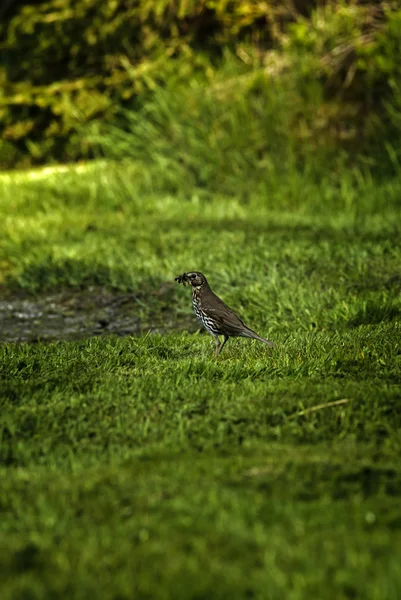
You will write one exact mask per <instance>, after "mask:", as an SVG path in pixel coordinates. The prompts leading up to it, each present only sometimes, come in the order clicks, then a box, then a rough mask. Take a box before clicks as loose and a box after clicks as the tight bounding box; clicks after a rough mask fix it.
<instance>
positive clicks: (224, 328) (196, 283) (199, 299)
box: [175, 271, 274, 356]
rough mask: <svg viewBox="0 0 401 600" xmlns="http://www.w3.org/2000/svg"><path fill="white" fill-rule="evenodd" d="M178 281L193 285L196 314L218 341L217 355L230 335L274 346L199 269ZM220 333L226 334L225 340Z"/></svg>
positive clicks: (179, 278)
mask: <svg viewBox="0 0 401 600" xmlns="http://www.w3.org/2000/svg"><path fill="white" fill-rule="evenodd" d="M175 280H176V281H177V282H178V283H182V284H184V285H186V284H187V283H189V285H190V286H191V287H192V305H193V308H194V312H195V315H196V316H197V318H198V319H199V321H200V322H201V323H202V325H203V326H204V327H205V328H206V329H207V331H208V332H209V333H211V334H212V335H213V337H214V339H215V342H216V356H218V354H220V352H221V351H222V349H223V346H224V344H225V343H226V341H227V340H228V339H229V338H230V337H247V338H252V339H254V340H259V342H263V343H264V344H267V345H268V346H274V344H273V342H269V340H266V339H265V338H263V337H261V336H260V335H258V334H257V333H256V332H255V331H252V329H250V328H249V327H248V326H247V325H245V323H243V321H241V319H240V318H239V316H238V315H236V314H235V312H234V311H232V310H231V308H229V307H228V306H227V304H225V303H224V302H223V300H221V299H220V298H219V297H218V296H216V294H215V293H214V292H213V291H212V289H211V288H210V285H209V284H208V281H207V279H206V277H205V276H204V275H203V274H202V273H199V271H191V272H188V273H183V274H182V275H179V276H178V277H176V278H175ZM219 335H222V336H224V339H223V341H222V342H221V341H220V339H219Z"/></svg>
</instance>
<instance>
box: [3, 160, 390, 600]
mask: <svg viewBox="0 0 401 600" xmlns="http://www.w3.org/2000/svg"><path fill="white" fill-rule="evenodd" d="M244 190H246V193H244ZM400 197H401V183H400V182H399V181H398V180H389V181H386V182H374V181H371V180H370V179H369V178H362V177H360V176H359V177H354V176H352V175H351V174H350V173H346V172H345V173H344V174H342V176H341V177H338V178H333V177H331V178H329V177H328V178H327V179H326V180H319V181H316V180H313V179H312V178H308V177H302V174H296V173H294V174H293V175H292V176H291V177H289V178H285V179H283V180H282V181H275V182H272V184H271V186H270V187H269V186H267V185H266V188H265V190H262V189H261V188H260V187H258V189H257V190H256V191H255V192H253V191H252V189H251V182H244V187H243V189H240V190H239V191H238V194H237V195H233V196H227V195H223V194H221V195H219V194H215V195H211V194H210V193H207V192H206V191H205V190H202V189H200V190H194V191H193V193H191V194H184V193H183V194H171V195H169V194H167V193H163V192H162V191H161V190H160V189H158V187H157V184H156V183H155V182H153V181H149V178H146V174H145V175H144V174H143V173H141V172H140V171H138V168H135V165H129V164H128V165H125V166H124V167H123V168H121V167H119V166H117V165H113V164H112V163H102V164H94V165H93V166H92V167H91V168H88V169H83V170H82V171H78V170H76V169H68V170H66V171H65V172H61V173H57V172H55V173H52V174H47V175H46V176H41V175H40V174H37V176H36V177H34V176H33V175H32V174H29V173H25V174H19V175H18V174H13V175H11V176H7V175H3V176H1V177H0V211H1V219H0V282H1V283H0V285H1V288H0V294H1V299H0V300H1V302H2V307H3V308H1V307H0V314H1V315H2V318H3V320H4V326H3V327H2V332H0V335H1V336H2V338H1V339H2V343H1V346H0V402H1V419H0V435H1V443H0V460H1V467H0V510H1V519H0V592H1V593H0V597H1V599H2V600H42V599H48V598H49V599H50V598H51V599H65V600H67V599H68V600H76V599H82V600H83V599H87V598H91V597H93V598H101V599H103V598H104V599H113V600H129V599H132V598H146V599H149V600H150V599H152V600H153V599H155V600H159V599H160V600H161V599H170V598H174V600H175V599H178V600H179V599H189V598H190V599H194V600H195V599H196V600H201V599H205V600H208V599H213V600H214V599H223V598H224V599H237V598H238V599H243V598H254V599H261V600H283V599H285V600H304V599H309V598H318V599H321V600H326V599H327V600H329V599H330V600H331V599H332V600H341V599H355V598H361V599H362V598H363V599H364V600H376V599H377V600H399V598H400V597H401V566H400V565H401V461H400V451H401V433H400V425H401V407H400V400H401V387H400V384H401V295H400V291H401V275H400V264H401V220H400V218H399V210H400V201H399V198H400ZM189 270H200V271H203V272H204V273H205V274H206V275H207V277H208V279H209V282H210V284H211V286H212V288H213V289H214V291H216V293H218V294H219V295H220V296H221V297H222V298H223V299H224V300H225V301H226V302H227V303H228V304H229V305H230V306H232V307H233V308H235V309H236V310H237V312H239V313H240V314H241V316H242V317H243V318H244V320H245V322H246V323H247V324H249V325H250V326H251V327H252V328H253V329H255V330H256V331H257V332H258V333H260V334H261V335H263V336H265V337H267V338H268V339H271V340H273V341H274V342H275V344H276V345H275V347H274V348H272V349H270V348H267V347H265V346H264V345H262V344H259V343H258V342H256V341H249V340H246V339H235V340H232V339H230V341H229V342H228V343H227V345H226V346H225V348H224V351H223V352H222V354H221V356H220V357H218V359H215V358H214V357H213V350H214V342H213V339H212V338H211V336H209V335H208V334H206V333H203V332H201V331H198V327H197V324H196V320H195V317H194V316H193V315H192V312H191V311H192V309H191V299H190V290H189V289H188V288H183V287H182V286H178V285H177V284H175V283H174V277H175V276H177V275H178V274H180V273H182V272H184V271H189ZM61 291H62V293H63V294H67V295H68V294H86V297H88V296H89V297H90V298H91V302H92V303H93V310H98V308H99V307H98V304H99V303H100V299H101V298H103V297H104V294H106V293H107V294H111V295H112V296H113V298H114V299H118V298H125V297H129V299H130V303H131V305H130V311H131V312H130V315H131V317H132V319H135V322H136V324H137V325H138V327H137V331H138V335H128V334H125V335H123V333H124V332H123V331H122V330H121V331H118V334H119V335H110V333H111V332H112V331H113V330H112V327H111V325H112V323H110V321H112V319H113V313H110V312H109V313H107V315H108V316H107V319H108V320H107V319H105V320H104V323H106V325H104V326H103V327H102V328H101V330H99V331H98V332H97V333H98V335H96V336H87V335H78V334H77V335H76V336H75V337H76V339H73V340H71V337H69V336H68V335H67V333H66V330H63V327H61V326H60V325H57V327H58V329H57V330H56V328H55V330H54V331H53V335H48V320H47V321H46V323H47V325H46V327H47V328H46V333H45V332H44V331H45V330H44V329H43V331H42V329H41V323H42V320H43V319H44V318H45V316H44V313H43V311H45V309H43V311H42V312H40V311H39V312H38V313H37V314H35V315H34V316H33V317H32V318H31V320H32V319H33V320H35V327H36V329H35V332H36V333H35V337H34V339H33V338H32V340H31V343H26V342H25V343H23V342H18V341H15V335H14V337H13V339H14V341H9V340H8V339H7V335H6V333H5V332H6V331H8V324H7V321H8V320H10V319H19V321H18V323H20V324H21V336H20V337H21V339H25V337H24V335H23V333H24V332H23V328H24V326H25V327H28V324H29V326H31V325H32V323H31V322H30V321H29V318H30V317H29V315H28V316H27V315H24V314H23V315H22V316H21V315H20V316H18V314H19V313H18V314H17V311H16V310H15V308H13V307H15V306H16V303H20V304H18V306H21V302H22V303H24V302H30V303H31V304H30V306H31V305H32V303H35V302H36V303H40V302H45V301H44V300H43V298H48V297H51V298H53V300H52V307H51V310H52V311H53V313H52V314H57V313H58V312H62V314H63V315H64V316H65V318H67V316H68V315H67V312H66V310H65V305H63V306H59V305H58V304H57V302H55V301H54V294H57V293H60V292H61ZM113 301H114V300H113ZM63 302H64V303H66V304H67V305H68V302H67V300H65V299H64V301H63ZM41 306H42V305H41ZM69 306H70V311H72V312H73V311H74V310H75V309H74V306H75V305H69ZM71 306H72V308H71ZM18 310H19V309H18ZM63 311H64V312H63ZM89 312H90V310H89ZM10 315H11V316H10ZM85 315H86V316H84V317H82V319H84V318H89V317H88V314H87V313H85ZM64 316H63V318H62V319H61V323H63V322H64V321H63V319H64ZM131 317H130V318H131ZM82 319H81V320H82ZM28 322H29V323H28ZM55 322H56V320H55ZM58 322H59V321H57V323H58ZM24 323H25V325H24ZM41 331H42V334H41ZM14 334H15V332H14Z"/></svg>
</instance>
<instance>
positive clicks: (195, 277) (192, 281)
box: [175, 271, 206, 288]
mask: <svg viewBox="0 0 401 600" xmlns="http://www.w3.org/2000/svg"><path fill="white" fill-rule="evenodd" d="M175 281H177V282H178V283H182V284H184V285H186V284H187V283H189V285H191V286H192V287H194V288H200V287H202V286H203V284H204V283H206V277H205V276H204V275H203V273H199V271H190V272H189V273H183V274H182V275H179V276H178V277H176V278H175Z"/></svg>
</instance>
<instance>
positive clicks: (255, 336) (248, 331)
mask: <svg viewBox="0 0 401 600" xmlns="http://www.w3.org/2000/svg"><path fill="white" fill-rule="evenodd" d="M242 335H243V336H244V337H248V338H253V339H254V340H259V342H263V343H264V344H267V345H268V346H274V344H273V342H270V341H269V340H266V339H265V338H263V337H262V336H261V335H258V334H257V333H256V332H255V331H252V329H249V328H248V327H247V328H246V330H245V331H244V333H243V334H242Z"/></svg>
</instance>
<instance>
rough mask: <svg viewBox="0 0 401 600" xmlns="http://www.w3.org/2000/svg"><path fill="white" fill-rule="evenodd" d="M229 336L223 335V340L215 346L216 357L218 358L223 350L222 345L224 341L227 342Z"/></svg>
mask: <svg viewBox="0 0 401 600" xmlns="http://www.w3.org/2000/svg"><path fill="white" fill-rule="evenodd" d="M228 338H229V336H228V335H226V334H224V340H223V341H222V342H219V345H218V346H217V345H216V356H218V355H219V354H220V352H221V351H222V350H223V347H224V344H225V343H226V341H227V340H228Z"/></svg>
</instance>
